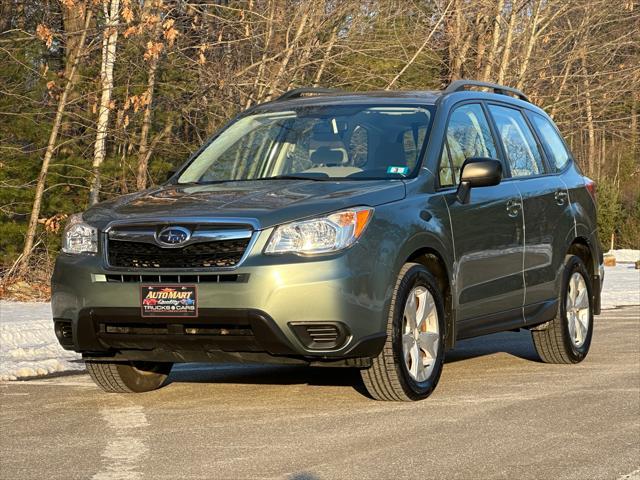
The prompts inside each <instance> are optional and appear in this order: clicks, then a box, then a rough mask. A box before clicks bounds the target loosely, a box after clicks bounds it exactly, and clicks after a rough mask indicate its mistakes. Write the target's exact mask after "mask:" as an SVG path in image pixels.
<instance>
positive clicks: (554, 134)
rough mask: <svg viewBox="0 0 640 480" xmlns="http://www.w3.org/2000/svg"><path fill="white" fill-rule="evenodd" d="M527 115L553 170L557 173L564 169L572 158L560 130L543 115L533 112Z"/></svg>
mask: <svg viewBox="0 0 640 480" xmlns="http://www.w3.org/2000/svg"><path fill="white" fill-rule="evenodd" d="M527 115H528V117H529V120H531V123H533V127H534V128H535V129H536V131H537V132H538V138H540V141H541V142H542V145H543V146H544V149H545V151H546V154H547V158H548V159H549V163H550V164H551V168H552V169H553V170H554V171H556V172H559V171H560V170H562V169H564V167H566V165H567V163H569V160H570V159H571V157H570V155H569V152H568V151H567V147H565V145H564V142H563V141H562V137H560V134H559V133H558V130H557V129H556V128H555V127H554V126H553V124H552V123H551V122H550V121H549V120H547V119H546V118H544V117H543V116H542V115H538V114H537V113H533V112H527Z"/></svg>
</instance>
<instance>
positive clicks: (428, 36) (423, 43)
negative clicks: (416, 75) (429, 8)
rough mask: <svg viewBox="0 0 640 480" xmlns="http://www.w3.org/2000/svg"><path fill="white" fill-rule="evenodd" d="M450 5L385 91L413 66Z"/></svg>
mask: <svg viewBox="0 0 640 480" xmlns="http://www.w3.org/2000/svg"><path fill="white" fill-rule="evenodd" d="M451 4H452V1H451V2H449V4H448V5H447V8H445V9H444V12H442V15H440V18H439V19H438V21H437V22H436V24H435V25H434V26H433V28H432V29H431V32H429V35H427V38H426V39H425V41H424V42H422V45H420V48H418V49H417V50H416V53H414V54H413V56H412V57H411V58H410V59H409V61H408V62H407V63H405V65H404V67H402V69H401V70H400V71H399V72H398V73H397V75H396V76H395V77H393V79H392V80H391V81H390V82H389V83H388V84H387V86H386V87H385V90H389V89H390V88H391V87H393V85H394V84H395V83H396V82H397V81H398V79H399V78H400V77H401V76H402V74H403V73H404V72H406V71H407V69H408V68H409V67H410V66H411V65H412V64H413V62H415V61H416V58H418V55H420V53H421V52H422V50H424V49H425V47H426V46H427V45H428V44H429V42H430V41H431V37H433V34H434V33H436V31H437V30H438V27H439V26H440V24H441V23H442V21H443V20H444V19H445V18H446V15H447V12H448V11H449V7H451Z"/></svg>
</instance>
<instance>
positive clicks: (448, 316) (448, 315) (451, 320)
mask: <svg viewBox="0 0 640 480" xmlns="http://www.w3.org/2000/svg"><path fill="white" fill-rule="evenodd" d="M409 262H411V263H419V264H420V265H423V266H424V267H425V268H427V269H428V270H429V272H431V274H432V275H433V276H434V277H435V279H436V281H437V282H438V287H439V288H440V291H441V292H442V294H443V297H444V308H445V348H446V349H449V348H453V347H454V345H455V335H456V332H455V316H454V315H453V296H452V295H453V294H452V279H451V273H450V271H449V269H448V268H447V263H446V261H445V259H444V256H443V255H442V254H441V253H440V252H439V251H438V250H436V249H435V248H432V247H422V248H419V249H417V250H415V251H414V252H413V253H411V255H409V256H408V257H407V258H406V260H405V262H404V263H409Z"/></svg>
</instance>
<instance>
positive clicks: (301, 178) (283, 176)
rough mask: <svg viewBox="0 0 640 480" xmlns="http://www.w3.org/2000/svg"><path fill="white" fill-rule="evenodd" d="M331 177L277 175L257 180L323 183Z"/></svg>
mask: <svg viewBox="0 0 640 480" xmlns="http://www.w3.org/2000/svg"><path fill="white" fill-rule="evenodd" d="M327 179H329V177H315V176H314V177H311V176H309V177H308V176H306V175H276V176H274V177H264V178H258V179H256V180H312V181H314V182H322V181H324V180H327Z"/></svg>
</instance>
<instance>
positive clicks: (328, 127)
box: [178, 105, 431, 183]
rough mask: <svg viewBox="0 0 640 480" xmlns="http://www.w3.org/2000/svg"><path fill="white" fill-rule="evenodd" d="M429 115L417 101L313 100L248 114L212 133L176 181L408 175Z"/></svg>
mask: <svg viewBox="0 0 640 480" xmlns="http://www.w3.org/2000/svg"><path fill="white" fill-rule="evenodd" d="M430 120H431V113H430V111H429V110H427V109H426V108H417V107H392V106H389V107H387V106H385V107H370V106H362V105H358V106H354V105H347V106H335V105H333V106H319V107H318V106H315V107H303V108H297V109H295V110H287V111H279V112H268V113H259V114H254V115H248V116H246V117H242V118H240V119H239V120H238V121H236V122H234V123H233V124H232V125H230V126H229V127H228V128H227V129H225V130H224V131H223V132H222V133H221V134H220V135H219V136H218V137H216V138H215V139H214V140H213V141H212V142H211V143H210V144H209V145H208V146H207V147H206V148H205V149H204V150H203V151H202V152H201V153H200V154H199V155H198V156H197V157H196V158H195V159H194V160H193V161H192V162H191V163H190V164H189V166H188V167H187V168H186V169H185V170H184V171H183V172H182V174H181V175H180V177H179V179H178V182H179V183H212V182H220V181H235V180H259V179H265V178H309V179H311V180H326V179H344V178H348V179H354V180H357V179H380V178H402V177H406V176H408V175H410V174H411V173H412V172H413V171H414V170H415V168H416V167H417V163H418V160H419V156H420V152H421V150H422V145H423V144H424V141H425V138H426V135H427V129H428V127H429V123H430Z"/></svg>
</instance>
